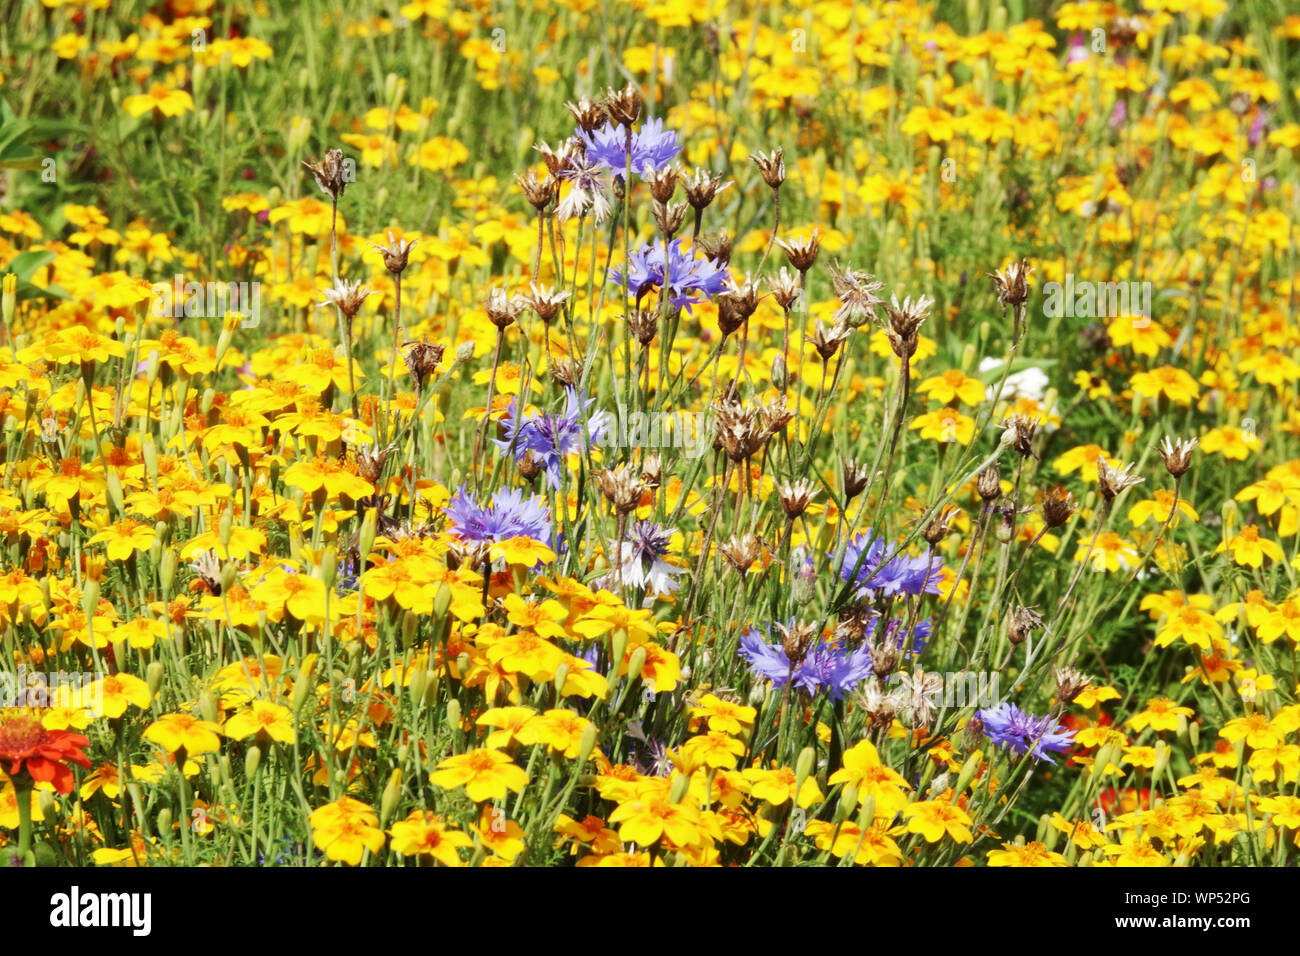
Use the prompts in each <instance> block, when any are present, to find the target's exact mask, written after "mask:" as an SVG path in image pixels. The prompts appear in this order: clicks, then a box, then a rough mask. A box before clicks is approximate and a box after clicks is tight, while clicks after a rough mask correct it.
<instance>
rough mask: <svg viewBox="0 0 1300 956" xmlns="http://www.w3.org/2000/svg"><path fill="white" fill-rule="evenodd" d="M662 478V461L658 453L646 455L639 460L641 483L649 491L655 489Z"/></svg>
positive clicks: (661, 482)
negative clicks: (642, 459)
mask: <svg viewBox="0 0 1300 956" xmlns="http://www.w3.org/2000/svg"><path fill="white" fill-rule="evenodd" d="M663 480H664V463H663V459H662V458H660V457H659V456H658V455H647V456H646V459H645V461H643V462H641V484H643V485H645V486H646V487H647V488H648V489H650V490H651V491H654V490H656V489H657V488H658V487H659V486H660V485H661V484H663Z"/></svg>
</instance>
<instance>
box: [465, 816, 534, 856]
mask: <svg viewBox="0 0 1300 956" xmlns="http://www.w3.org/2000/svg"><path fill="white" fill-rule="evenodd" d="M469 828H470V829H471V830H472V831H474V833H476V834H477V835H478V838H479V842H480V843H482V844H483V846H484V847H485V848H486V849H488V850H490V851H491V852H492V853H495V854H496V855H497V856H499V857H501V859H503V860H507V861H509V862H512V863H513V862H514V860H515V858H516V857H518V856H519V854H520V853H523V852H524V848H525V843H524V828H523V827H521V826H520V825H519V824H518V823H516V822H515V821H514V820H509V819H507V818H506V815H505V811H504V810H495V809H493V808H491V807H486V806H485V807H484V808H483V813H482V815H481V816H480V817H479V822H478V824H477V825H476V824H473V823H471V824H470V826H469Z"/></svg>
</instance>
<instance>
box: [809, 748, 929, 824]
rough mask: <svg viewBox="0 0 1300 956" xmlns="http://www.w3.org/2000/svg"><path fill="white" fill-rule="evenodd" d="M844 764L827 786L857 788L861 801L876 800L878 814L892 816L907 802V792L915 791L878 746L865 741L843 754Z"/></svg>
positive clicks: (830, 778)
mask: <svg viewBox="0 0 1300 956" xmlns="http://www.w3.org/2000/svg"><path fill="white" fill-rule="evenodd" d="M843 760H844V765H843V766H842V767H840V769H839V770H836V771H835V772H834V773H833V774H831V775H830V777H829V778H828V779H827V781H826V782H827V783H831V784H835V783H842V784H845V785H846V786H849V785H851V786H855V787H857V788H858V802H859V803H862V802H865V801H866V799H867V798H868V797H874V798H875V800H876V812H877V813H878V814H880V815H885V814H888V815H891V816H892V815H893V814H894V813H895V812H897V811H899V810H901V809H902V808H903V806H904V805H905V804H906V803H907V796H906V794H905V793H904V791H905V790H910V789H912V788H911V786H910V785H909V784H908V782H907V781H906V780H904V779H903V777H902V776H900V775H899V774H898V773H897V772H896V771H895V770H893V769H891V768H890V767H887V766H885V764H884V763H883V762H882V761H881V759H880V753H879V751H877V750H876V745H875V744H873V743H872V742H871V741H870V740H863V741H860V742H859V743H857V744H855V745H854V746H852V747H850V748H849V749H848V750H846V751H844V758H843Z"/></svg>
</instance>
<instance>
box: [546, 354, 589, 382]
mask: <svg viewBox="0 0 1300 956" xmlns="http://www.w3.org/2000/svg"><path fill="white" fill-rule="evenodd" d="M551 378H553V379H555V381H556V382H557V383H558V384H560V385H563V386H564V387H565V388H573V387H574V386H576V385H577V384H578V383H579V382H580V381H582V360H581V359H577V358H572V357H570V356H567V355H557V356H556V357H555V358H554V359H552V360H551Z"/></svg>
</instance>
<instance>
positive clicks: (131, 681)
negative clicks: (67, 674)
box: [81, 673, 152, 718]
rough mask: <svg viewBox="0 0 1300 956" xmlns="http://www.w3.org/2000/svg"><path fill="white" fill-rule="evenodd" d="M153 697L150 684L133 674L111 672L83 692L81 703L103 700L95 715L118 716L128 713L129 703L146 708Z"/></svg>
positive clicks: (86, 703)
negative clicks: (99, 709)
mask: <svg viewBox="0 0 1300 956" xmlns="http://www.w3.org/2000/svg"><path fill="white" fill-rule="evenodd" d="M151 699H152V696H151V695H150V693H149V685H148V684H146V683H145V682H144V681H142V680H141V679H140V678H138V677H136V676H134V675H133V674H122V673H118V674H109V675H108V676H106V677H101V678H100V679H99V680H97V681H95V683H94V684H93V685H91V687H90V688H89V689H87V690H86V691H84V692H83V694H82V698H81V703H82V704H83V705H85V706H92V705H93V704H95V703H97V702H102V709H101V711H100V713H97V714H95V716H96V717H100V716H103V717H114V718H116V717H121V716H122V715H123V714H124V713H126V708H127V705H128V704H129V705H131V706H134V707H137V708H139V709H140V710H145V709H146V708H148V706H149V702H150V700H151Z"/></svg>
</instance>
